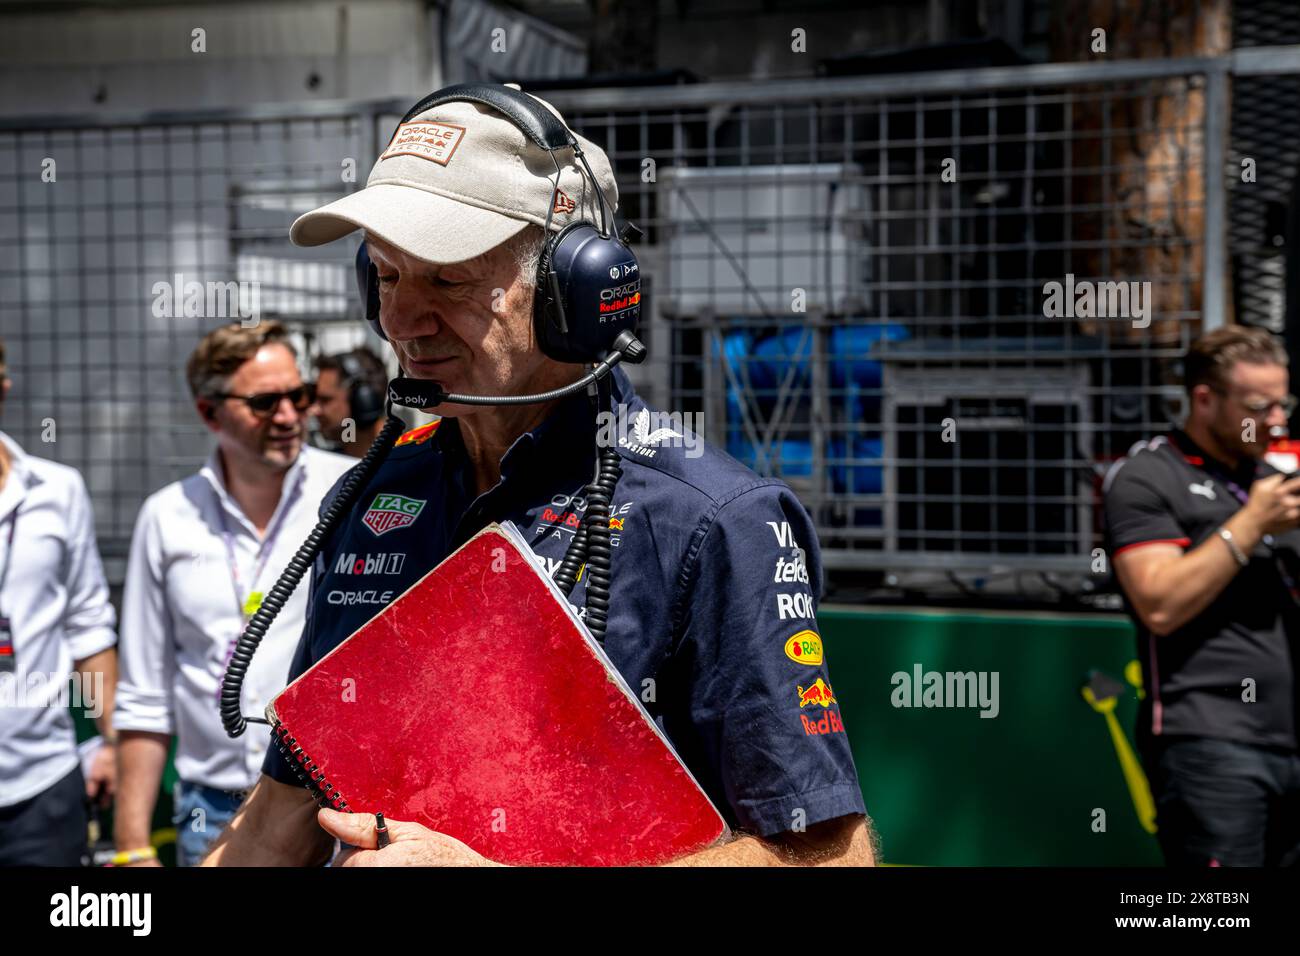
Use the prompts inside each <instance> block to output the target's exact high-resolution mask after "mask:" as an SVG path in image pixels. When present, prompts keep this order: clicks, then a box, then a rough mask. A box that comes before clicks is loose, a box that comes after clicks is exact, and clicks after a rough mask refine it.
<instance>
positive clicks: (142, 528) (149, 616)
mask: <svg viewBox="0 0 1300 956" xmlns="http://www.w3.org/2000/svg"><path fill="white" fill-rule="evenodd" d="M164 566H165V560H164V556H163V545H162V534H161V529H160V527H159V516H158V514H157V501H156V499H150V500H148V501H146V502H145V503H144V506H143V507H142V508H141V509H140V513H139V515H138V516H137V517H136V521H135V531H134V532H133V534H132V536H131V552H130V556H129V557H128V558H127V565H126V584H125V587H124V589H123V592H122V634H121V640H120V642H119V644H118V677H117V699H116V707H115V709H114V712H113V726H114V727H116V728H117V729H118V730H141V731H148V732H150V733H159V734H170V733H173V732H174V730H175V714H174V711H175V699H174V693H175V676H176V646H175V639H174V636H173V633H172V621H171V613H170V611H169V610H168V607H167V590H166V584H165V581H164Z"/></svg>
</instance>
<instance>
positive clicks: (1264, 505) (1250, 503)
mask: <svg viewBox="0 0 1300 956" xmlns="http://www.w3.org/2000/svg"><path fill="white" fill-rule="evenodd" d="M1241 510H1242V512H1244V513H1245V514H1246V515H1248V516H1249V517H1250V520H1251V521H1253V522H1254V524H1255V526H1256V527H1257V528H1258V529H1259V533H1260V534H1261V535H1266V534H1281V533H1282V532H1284V531H1290V530H1292V529H1293V528H1296V527H1300V475H1293V476H1287V475H1269V476H1268V477H1267V478H1260V479H1259V480H1258V481H1255V482H1252V483H1251V486H1250V497H1249V498H1248V499H1247V501H1246V506H1245V507H1244V508H1242V509H1241Z"/></svg>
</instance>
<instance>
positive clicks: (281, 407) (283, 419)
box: [271, 395, 302, 425]
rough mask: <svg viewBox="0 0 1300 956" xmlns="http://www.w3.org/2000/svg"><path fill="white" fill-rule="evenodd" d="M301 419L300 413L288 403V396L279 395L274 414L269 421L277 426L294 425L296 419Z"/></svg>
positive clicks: (296, 421)
mask: <svg viewBox="0 0 1300 956" xmlns="http://www.w3.org/2000/svg"><path fill="white" fill-rule="evenodd" d="M301 417H302V412H300V411H298V407H297V406H296V405H294V403H293V402H292V401H290V399H289V396H288V395H281V396H280V401H279V403H277V404H276V406H275V414H274V415H272V416H271V421H273V422H275V423H276V424H277V425H296V424H298V419H299V418H301Z"/></svg>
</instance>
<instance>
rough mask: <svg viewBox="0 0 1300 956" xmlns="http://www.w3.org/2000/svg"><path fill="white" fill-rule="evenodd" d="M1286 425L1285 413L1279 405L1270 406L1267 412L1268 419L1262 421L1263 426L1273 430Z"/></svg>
mask: <svg viewBox="0 0 1300 956" xmlns="http://www.w3.org/2000/svg"><path fill="white" fill-rule="evenodd" d="M1286 423H1287V417H1286V412H1285V411H1284V410H1283V408H1282V406H1281V405H1280V404H1279V405H1272V406H1270V407H1269V410H1268V417H1267V418H1266V419H1265V420H1264V424H1265V425H1267V426H1268V427H1269V428H1274V427H1276V426H1278V425H1281V426H1285V425H1286Z"/></svg>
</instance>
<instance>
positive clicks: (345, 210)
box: [289, 94, 618, 264]
mask: <svg viewBox="0 0 1300 956" xmlns="http://www.w3.org/2000/svg"><path fill="white" fill-rule="evenodd" d="M530 95H531V94H530ZM533 99H535V100H537V102H539V103H541V104H542V105H543V106H544V107H546V108H547V109H548V110H550V111H551V112H552V113H554V114H555V115H556V116H557V117H560V120H561V121H563V119H564V118H563V117H562V116H560V113H559V111H558V110H556V109H555V107H553V106H551V104H549V103H547V102H546V101H545V100H542V99H540V98H538V97H533ZM566 125H567V124H566ZM575 136H576V138H577V140H578V143H579V145H580V146H581V147H582V151H583V153H584V155H585V156H586V158H587V162H588V163H589V164H590V165H591V171H592V173H593V174H594V176H595V177H596V181H597V182H598V183H600V188H601V190H602V192H603V193H604V194H605V200H606V202H607V203H608V204H609V209H610V210H611V211H612V210H613V209H616V208H617V207H618V186H617V185H616V184H615V182H614V173H613V170H612V169H611V168H610V165H609V158H608V157H607V156H606V155H605V152H604V150H602V149H601V148H600V147H599V146H596V145H595V144H594V143H592V142H590V141H589V140H587V139H585V138H583V137H582V136H577V134H575ZM552 155H553V156H554V159H552ZM557 162H558V163H559V165H560V170H561V172H560V183H559V187H560V188H559V192H558V193H555V194H554V195H555V200H554V203H552V200H551V197H552V193H553V191H554V180H555V164H556V163H557ZM598 202H599V201H598V199H597V196H596V192H595V190H594V189H592V188H591V181H590V180H589V179H587V177H586V176H585V175H583V174H582V170H581V165H580V163H579V162H578V161H577V160H576V159H575V157H574V155H573V151H572V150H571V149H562V150H557V151H556V152H555V153H554V154H551V153H548V152H547V151H546V150H544V149H542V148H541V147H540V146H538V145H537V144H535V143H534V142H533V141H532V140H530V139H529V138H528V137H527V136H525V135H524V133H523V131H521V130H520V129H519V128H518V127H517V126H515V124H514V123H513V122H511V121H510V120H509V119H507V118H506V117H505V116H504V115H502V114H501V113H498V112H496V111H495V110H493V109H491V108H490V107H487V106H481V105H479V104H477V103H470V102H465V101H452V102H448V103H442V104H440V105H437V106H433V107H431V108H430V109H428V110H426V111H425V112H423V113H419V114H417V115H416V116H414V117H413V118H411V119H410V120H408V121H406V122H405V123H402V124H401V125H400V126H399V127H398V129H397V131H396V133H395V134H394V135H393V138H392V140H391V141H390V142H389V143H388V145H387V146H386V147H385V148H384V150H383V152H381V153H380V154H379V159H378V160H376V162H375V165H374V168H372V169H371V170H370V177H369V178H368V179H367V180H366V186H365V188H364V189H360V190H358V191H357V192H354V193H352V194H350V195H348V196H344V197H343V198H342V199H339V200H336V201H334V202H332V203H329V204H328V205H325V206H321V207H320V208H319V209H313V210H312V211H311V212H308V213H304V214H303V215H301V216H299V217H298V219H297V220H295V222H294V224H293V226H292V227H291V229H290V231H289V237H290V238H291V239H292V240H293V242H294V243H295V244H296V245H299V246H319V245H321V244H323V243H326V242H333V241H334V240H335V239H339V238H341V237H342V236H346V235H347V234H348V233H350V232H353V231H354V230H356V229H358V228H360V229H365V230H366V232H367V233H369V234H371V235H375V236H378V237H379V238H381V239H383V240H385V241H386V242H389V243H392V244H393V245H394V246H397V247H398V248H399V249H401V250H403V251H404V252H406V253H407V254H408V255H412V256H415V257H416V258H417V259H423V260H425V261H426V262H432V263H436V264H443V263H450V262H462V261H464V260H465V259H472V258H474V257H475V256H478V255H481V254H483V253H484V252H487V251H488V250H489V249H491V248H492V247H493V246H496V245H499V244H500V243H502V242H504V241H505V240H507V239H509V238H510V237H511V236H513V235H514V234H515V233H517V232H519V231H520V230H521V229H523V228H524V226H525V225H527V224H528V223H530V222H531V223H536V224H537V225H539V226H542V225H545V223H546V211H547V208H548V207H550V206H552V205H553V206H554V212H553V214H552V216H551V230H552V231H553V232H558V231H559V230H560V229H562V228H564V227H565V226H566V225H568V224H569V223H571V222H574V221H578V220H583V219H585V220H590V221H592V222H595V223H597V224H599V222H600V208H599V205H598ZM611 227H612V223H611Z"/></svg>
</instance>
